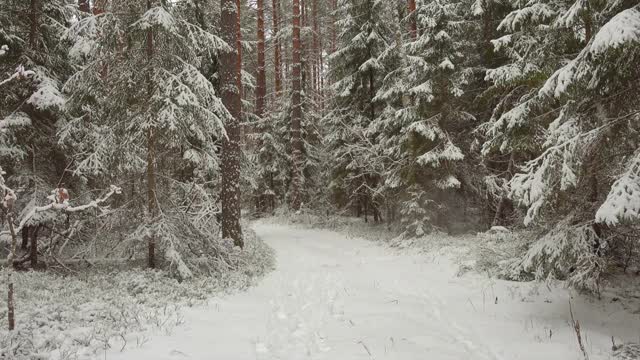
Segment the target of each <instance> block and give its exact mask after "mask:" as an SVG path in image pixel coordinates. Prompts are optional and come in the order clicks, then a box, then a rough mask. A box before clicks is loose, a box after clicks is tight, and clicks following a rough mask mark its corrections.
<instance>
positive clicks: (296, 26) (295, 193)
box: [291, 0, 302, 210]
mask: <svg viewBox="0 0 640 360" xmlns="http://www.w3.org/2000/svg"><path fill="white" fill-rule="evenodd" d="M300 47H301V45H300V0H293V74H292V77H293V78H292V81H293V94H292V104H291V107H292V110H291V145H292V150H293V154H292V164H293V171H292V175H291V176H292V179H291V184H292V190H291V199H292V201H291V207H292V208H293V209H294V210H299V209H300V206H301V204H302V194H301V191H302V133H301V132H302V129H301V123H302V94H301V91H302V83H301V75H302V74H301V68H302V59H301V54H300V50H301V49H300Z"/></svg>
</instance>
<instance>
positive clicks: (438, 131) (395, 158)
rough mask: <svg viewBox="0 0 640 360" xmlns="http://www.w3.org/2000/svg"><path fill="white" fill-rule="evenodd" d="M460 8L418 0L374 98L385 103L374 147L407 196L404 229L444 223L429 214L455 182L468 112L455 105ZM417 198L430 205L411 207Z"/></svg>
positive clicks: (465, 76)
mask: <svg viewBox="0 0 640 360" xmlns="http://www.w3.org/2000/svg"><path fill="white" fill-rule="evenodd" d="M467 10H468V3H466V2H463V1H422V2H418V4H417V10H416V16H417V21H418V28H419V29H420V31H419V34H418V35H417V36H416V37H415V38H413V39H411V38H410V40H409V41H407V42H406V44H404V46H403V47H402V48H401V49H398V50H395V51H393V53H392V55H391V56H392V61H394V62H399V63H400V65H399V66H398V67H397V69H395V70H393V71H391V72H390V74H389V76H387V78H386V79H385V84H384V86H383V87H382V88H381V89H380V90H379V91H378V95H377V98H376V99H380V100H384V101H385V103H386V108H385V110H384V111H383V114H382V115H381V116H380V117H379V118H378V120H377V121H376V122H374V123H373V124H372V126H370V128H369V132H370V133H378V134H379V135H378V137H377V142H379V144H380V145H379V146H380V151H381V152H382V153H383V154H384V156H385V157H387V158H389V159H390V160H391V161H389V163H388V165H387V166H385V170H386V172H385V176H386V179H385V181H386V186H387V187H389V188H390V189H394V188H395V189H399V192H400V193H402V194H405V195H406V196H407V198H406V199H405V200H404V202H403V206H404V207H405V208H404V209H401V214H402V215H403V217H404V218H405V219H404V220H403V222H405V223H407V224H411V226H409V228H410V229H408V231H407V232H406V233H405V235H406V236H415V235H422V234H423V233H424V232H425V231H427V229H428V228H430V227H433V226H438V225H439V226H443V225H446V224H445V223H443V222H442V221H438V219H436V215H438V216H443V217H444V216H446V209H445V207H444V206H442V205H444V200H445V199H446V198H448V197H450V196H452V194H453V192H452V190H454V189H458V188H460V186H461V181H460V179H459V177H460V176H459V171H458V170H457V164H459V163H460V162H461V161H462V160H463V159H464V154H463V148H462V147H461V146H462V145H463V144H464V143H465V142H466V140H465V129H466V131H467V132H466V134H468V129H469V128H470V126H471V125H472V124H473V121H474V120H475V118H474V116H472V115H471V114H470V113H468V112H466V111H464V110H462V109H463V108H464V105H465V101H464V100H465V98H464V94H465V87H466V86H467V84H468V82H469V79H470V78H471V77H472V72H471V70H470V69H469V67H468V66H469V64H470V60H471V59H472V58H473V57H472V56H469V53H470V50H471V49H472V43H471V42H470V41H469V38H468V36H467V35H466V34H468V31H469V29H470V28H469V26H470V25H469V22H467V21H465V18H464V15H465V14H467V13H468V11H467ZM397 54H399V55H397ZM465 54H466V55H465ZM393 57H398V59H396V60H393ZM426 199H429V200H430V201H427V200H426ZM420 204H422V205H425V206H426V204H431V205H429V206H426V207H425V208H424V209H422V210H421V211H415V210H417V207H419V206H420ZM432 204H436V205H435V206H433V205H432ZM436 209H437V211H435V210H436ZM426 213H430V214H431V216H426V215H425V214H426ZM414 215H415V216H414ZM420 221H422V222H424V223H423V224H421V225H416V222H420ZM416 230H417V232H415V231H416Z"/></svg>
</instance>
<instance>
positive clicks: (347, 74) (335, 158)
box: [324, 0, 394, 221]
mask: <svg viewBox="0 0 640 360" xmlns="http://www.w3.org/2000/svg"><path fill="white" fill-rule="evenodd" d="M389 6H390V4H389V2H386V1H379V0H342V1H339V2H338V9H337V13H338V14H339V16H338V17H339V18H340V20H339V21H338V23H337V27H338V28H339V29H340V30H341V31H340V33H339V36H338V44H337V50H336V51H335V52H334V53H333V54H331V56H330V58H329V64H330V71H331V74H330V75H331V81H332V85H331V93H332V95H333V99H332V102H333V103H332V104H331V109H330V111H329V113H328V114H327V115H326V116H325V121H324V123H325V128H326V129H327V137H326V138H325V142H326V143H327V153H328V154H331V156H332V158H331V159H330V163H331V167H332V169H331V170H332V181H331V186H330V187H331V190H332V191H333V192H334V197H335V198H334V199H335V202H336V203H337V204H338V205H339V206H346V205H349V206H354V207H355V209H356V211H357V213H358V215H360V213H361V211H362V210H364V214H365V217H366V214H367V213H369V209H371V214H372V215H373V217H374V220H375V221H379V220H381V214H380V204H379V201H378V200H379V199H377V195H376V191H375V189H376V188H377V187H378V186H379V183H380V182H381V172H380V169H377V168H376V167H374V166H372V164H371V163H370V161H369V160H370V158H371V157H373V156H374V154H373V150H374V149H373V136H371V135H370V134H368V133H367V132H366V129H367V128H368V127H369V125H370V124H371V123H372V122H373V121H374V120H375V119H376V118H377V116H378V115H379V111H380V109H381V105H380V104H379V102H378V101H377V100H376V99H375V97H376V93H377V91H378V89H379V87H380V86H381V83H382V80H383V79H384V77H385V76H386V70H385V69H384V67H383V66H382V64H381V63H380V61H379V60H378V58H379V57H380V55H381V54H382V53H383V52H384V51H385V49H387V47H388V46H389V45H391V43H392V39H393V36H394V31H392V29H391V28H390V27H389V24H391V23H392V21H393V18H392V16H390V14H393V12H391V11H388V10H389ZM390 20H391V21H390Z"/></svg>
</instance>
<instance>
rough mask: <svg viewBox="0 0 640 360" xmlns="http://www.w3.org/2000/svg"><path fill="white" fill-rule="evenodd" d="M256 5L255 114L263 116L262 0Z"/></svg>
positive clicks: (264, 91)
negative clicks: (256, 67) (256, 64)
mask: <svg viewBox="0 0 640 360" xmlns="http://www.w3.org/2000/svg"><path fill="white" fill-rule="evenodd" d="M257 6H258V74H257V79H256V80H257V84H256V115H257V116H258V118H262V117H263V116H264V104H265V97H266V95H267V75H266V72H265V70H266V69H265V58H264V0H257Z"/></svg>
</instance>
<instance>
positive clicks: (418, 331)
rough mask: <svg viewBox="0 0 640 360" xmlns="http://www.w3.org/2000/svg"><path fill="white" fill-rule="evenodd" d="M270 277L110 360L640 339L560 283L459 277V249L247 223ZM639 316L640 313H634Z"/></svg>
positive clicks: (604, 350)
mask: <svg viewBox="0 0 640 360" xmlns="http://www.w3.org/2000/svg"><path fill="white" fill-rule="evenodd" d="M254 229H255V230H256V232H257V234H258V236H259V237H261V238H262V239H263V240H264V241H265V242H266V243H267V244H268V245H270V246H271V247H273V248H274V249H275V251H276V254H277V255H276V256H277V266H276V270H275V271H274V272H272V273H270V274H269V275H267V277H266V278H265V279H264V280H263V281H262V282H261V283H260V284H259V285H258V286H256V287H253V288H250V289H249V290H248V291H247V292H244V293H239V294H234V295H228V296H225V297H221V298H213V299H211V301H210V302H209V304H208V305H207V306H204V307H194V308H190V309H187V310H185V312H184V314H183V320H184V321H183V325H181V326H179V327H177V328H176V329H175V331H174V332H173V333H171V334H170V335H167V334H160V335H158V336H154V337H153V338H151V339H150V341H148V342H146V343H144V344H142V345H141V346H140V347H137V348H135V349H132V350H127V351H125V352H119V351H118V349H111V350H110V351H109V352H108V353H105V354H104V357H102V356H101V357H100V358H105V359H109V360H143V359H153V360H163V359H225V360H245V359H246V360H249V359H251V360H255V359H258V360H266V359H287V360H298V359H303V358H305V359H332V360H350V359H404V360H409V359H416V360H418V359H419V360H423V359H437V360H446V359H460V360H462V359H479V360H485V359H490V360H495V359H504V360H515V359H532V360H533V359H536V360H539V359H546V360H552V359H558V360H571V359H584V355H582V353H581V352H580V350H579V347H578V342H577V341H576V333H575V331H574V329H573V327H572V326H571V325H570V323H571V316H570V312H569V303H570V302H571V307H572V310H573V314H574V316H575V319H576V320H579V322H580V326H581V332H582V338H583V341H584V342H585V347H586V351H587V352H588V355H589V356H590V359H592V360H594V359H610V358H611V338H612V336H613V337H615V339H616V342H625V341H634V342H638V341H639V340H640V339H639V338H640V308H639V307H638V304H637V303H628V302H626V301H620V300H617V301H612V299H611V298H607V296H604V297H603V299H601V300H596V299H594V298H589V297H586V296H582V295H578V294H576V293H574V292H571V291H569V290H567V289H565V288H564V287H563V286H562V284H561V283H557V284H536V283H514V282H507V281H501V280H495V279H491V278H489V277H488V276H485V275H481V274H478V273H474V272H467V273H465V274H463V275H460V274H459V265H458V264H459V262H460V256H461V254H462V253H463V252H464V251H463V250H461V249H462V247H459V248H458V249H456V247H455V246H445V247H439V248H437V249H432V250H429V251H427V250H424V249H423V250H421V251H418V250H416V249H414V248H411V249H404V250H398V249H393V248H389V247H385V246H381V244H378V243H375V242H372V241H367V240H363V239H358V238H352V237H348V236H347V235H344V234H342V233H337V232H332V231H329V230H314V229H304V228H300V227H293V226H290V225H277V224H271V223H267V222H257V223H255V224H254ZM633 309H635V311H634V310H633Z"/></svg>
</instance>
